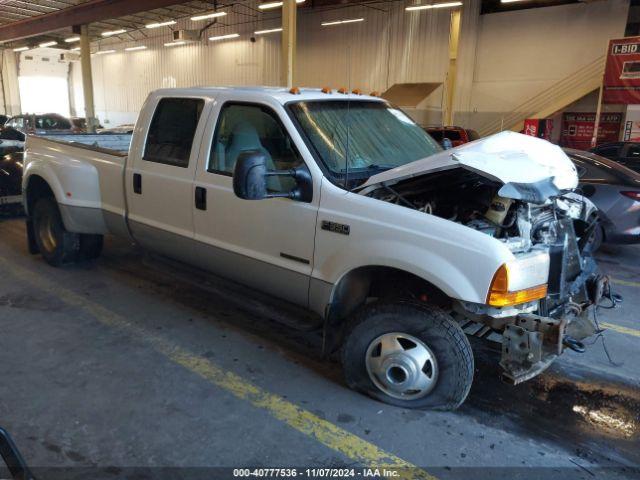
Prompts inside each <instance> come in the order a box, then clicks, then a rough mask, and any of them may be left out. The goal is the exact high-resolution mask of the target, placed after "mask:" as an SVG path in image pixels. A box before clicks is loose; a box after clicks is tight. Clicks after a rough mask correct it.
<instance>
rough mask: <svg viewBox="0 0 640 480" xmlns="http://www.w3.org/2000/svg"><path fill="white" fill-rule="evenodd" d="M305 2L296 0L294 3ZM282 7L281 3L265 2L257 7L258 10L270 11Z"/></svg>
mask: <svg viewBox="0 0 640 480" xmlns="http://www.w3.org/2000/svg"><path fill="white" fill-rule="evenodd" d="M304 2H305V0H296V3H304ZM282 5H283V3H282V2H267V3H263V4H261V5H258V8H259V9H260V10H270V9H272V8H280V7H281V6H282Z"/></svg>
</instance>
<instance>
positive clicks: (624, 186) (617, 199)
mask: <svg viewBox="0 0 640 480" xmlns="http://www.w3.org/2000/svg"><path fill="white" fill-rule="evenodd" d="M564 151H565V153H566V154H567V155H568V156H569V158H571V160H572V161H573V163H574V164H575V166H576V168H577V170H578V177H579V179H580V187H581V188H582V193H583V195H584V196H585V197H587V198H588V199H589V200H591V201H592V202H593V203H594V204H595V205H596V207H598V210H599V216H600V220H599V225H598V226H597V227H596V230H595V232H594V236H593V237H592V244H591V248H592V250H595V249H597V248H598V247H599V246H600V245H601V244H602V243H603V242H606V243H640V173H637V172H634V171H633V170H631V169H629V168H627V167H625V166H623V165H621V164H619V163H617V162H614V161H612V160H609V159H608V158H604V157H601V156H600V155H596V154H595V153H591V152H582V151H580V150H573V149H570V148H565V149H564Z"/></svg>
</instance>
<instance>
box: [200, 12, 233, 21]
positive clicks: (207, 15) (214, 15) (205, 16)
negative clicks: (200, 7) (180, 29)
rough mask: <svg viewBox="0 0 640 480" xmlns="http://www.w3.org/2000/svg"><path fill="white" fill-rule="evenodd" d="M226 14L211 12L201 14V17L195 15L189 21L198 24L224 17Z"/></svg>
mask: <svg viewBox="0 0 640 480" xmlns="http://www.w3.org/2000/svg"><path fill="white" fill-rule="evenodd" d="M226 14H227V12H211V13H203V14H202V15H196V16H194V17H191V21H193V22H198V21H200V20H207V19H209V18H218V17H224V16H225V15H226Z"/></svg>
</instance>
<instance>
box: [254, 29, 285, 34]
mask: <svg viewBox="0 0 640 480" xmlns="http://www.w3.org/2000/svg"><path fill="white" fill-rule="evenodd" d="M281 31H282V28H270V29H269V30H256V31H255V32H253V33H254V34H255V35H264V34H265V33H275V32H281Z"/></svg>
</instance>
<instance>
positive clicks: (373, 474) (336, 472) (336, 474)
mask: <svg viewBox="0 0 640 480" xmlns="http://www.w3.org/2000/svg"><path fill="white" fill-rule="evenodd" d="M233 476H234V477H236V478H242V477H258V478H293V477H304V478H356V477H363V478H396V477H400V476H401V475H400V471H399V469H393V468H360V469H358V468H304V469H299V468H236V469H234V470H233Z"/></svg>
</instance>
